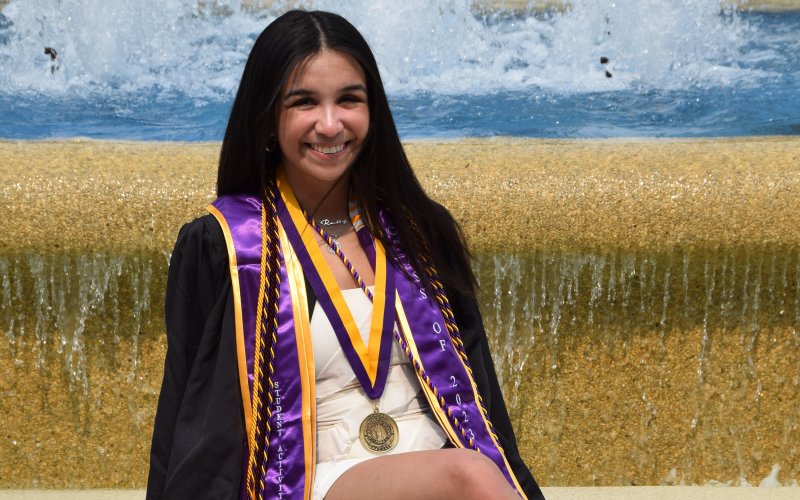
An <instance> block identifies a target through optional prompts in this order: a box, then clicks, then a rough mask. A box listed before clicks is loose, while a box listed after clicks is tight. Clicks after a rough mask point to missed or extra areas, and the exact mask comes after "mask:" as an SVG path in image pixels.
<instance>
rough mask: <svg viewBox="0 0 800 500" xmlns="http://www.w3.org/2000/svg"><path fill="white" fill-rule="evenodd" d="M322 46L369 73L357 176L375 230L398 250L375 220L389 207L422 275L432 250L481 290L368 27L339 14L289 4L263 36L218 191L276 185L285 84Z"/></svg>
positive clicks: (452, 278)
mask: <svg viewBox="0 0 800 500" xmlns="http://www.w3.org/2000/svg"><path fill="white" fill-rule="evenodd" d="M323 49H329V50H334V51H337V52H340V53H342V54H346V55H348V56H350V57H352V58H353V59H354V60H355V61H356V62H357V63H358V65H359V66H360V67H361V69H362V70H363V71H364V76H365V78H366V83H367V100H368V101H367V102H368V106H369V118H370V122H369V131H368V133H367V137H366V138H365V140H364V144H363V146H362V149H361V152H360V154H359V156H358V158H356V160H355V161H354V163H353V165H352V167H351V172H352V175H351V176H350V179H351V183H352V188H353V189H354V190H355V193H356V194H357V196H358V198H359V200H360V201H361V204H362V208H363V209H364V211H365V212H366V214H367V218H366V219H367V221H370V222H369V223H370V224H371V228H370V229H371V230H372V233H373V234H375V236H376V237H378V238H380V239H381V241H382V243H384V246H385V247H386V248H387V250H389V252H392V249H391V245H390V244H389V243H388V242H387V241H386V236H385V235H384V234H383V233H382V231H381V230H380V229H379V228H378V227H377V224H376V223H375V221H377V214H378V210H379V209H381V208H382V209H384V210H385V211H387V212H388V214H389V216H390V217H391V218H392V219H393V220H394V225H395V226H396V228H397V233H398V234H397V237H398V239H399V241H400V242H402V245H403V247H404V249H405V250H406V252H405V253H406V255H407V256H408V258H409V260H410V261H411V264H412V266H413V267H414V269H416V270H417V272H418V274H419V275H420V276H422V277H425V276H426V273H425V272H423V271H424V269H425V262H424V261H425V260H426V258H425V256H428V257H429V258H430V259H431V261H432V263H433V265H434V266H435V267H436V269H437V270H438V272H439V277H440V279H441V280H442V281H443V282H444V284H445V285H447V286H449V287H450V288H454V289H456V290H461V291H474V286H475V278H474V275H473V274H472V271H471V267H470V265H469V260H470V257H469V253H468V251H467V246H466V244H465V242H464V237H463V233H462V232H461V228H460V227H459V226H458V224H457V223H456V222H455V220H454V219H453V218H452V216H451V215H450V213H449V212H448V211H447V210H446V209H445V208H444V207H442V206H441V205H439V204H437V203H435V202H434V201H432V200H431V199H430V198H429V197H428V195H427V194H425V191H424V190H423V189H422V186H421V185H420V184H419V181H418V180H417V178H416V176H415V175H414V172H413V170H412V169H411V165H410V164H409V161H408V158H407V157H406V154H405V151H404V150H403V146H402V144H401V143H400V137H399V136H398V134H397V127H396V126H395V123H394V119H393V118H392V113H391V110H390V109H389V102H388V100H387V98H386V92H385V91H384V88H383V82H382V81H381V77H380V74H379V71H378V64H377V62H376V61H375V56H374V55H373V54H372V51H371V50H370V48H369V45H368V44H367V42H366V40H364V37H363V36H361V33H359V32H358V30H357V29H356V28H355V27H354V26H353V25H352V24H350V23H349V22H348V21H347V20H346V19H344V18H343V17H341V16H339V15H337V14H333V13H330V12H321V11H312V12H306V11H300V10H293V11H289V12H287V13H286V14H284V15H282V16H280V17H279V18H278V19H276V20H275V21H273V22H272V23H270V25H269V26H267V28H266V29H265V30H264V31H263V32H262V33H261V35H259V37H258V39H257V40H256V42H255V45H254V46H253V49H252V51H251V52H250V56H249V57H248V59H247V63H246V64H245V67H244V73H243V74H242V81H241V83H240V84H239V90H238V92H237V93H236V99H235V100H234V102H233V108H232V109H231V115H230V118H229V120H228V127H227V129H226V130H225V138H224V139H223V141H222V150H221V152H220V159H219V170H218V173H217V194H218V195H224V194H234V193H248V194H260V193H262V192H263V190H264V188H265V187H267V186H270V185H271V184H272V182H273V180H274V177H275V170H276V169H277V168H278V166H279V165H280V162H281V154H280V149H279V146H278V144H277V139H276V137H277V135H278V117H279V114H280V105H281V102H282V94H283V91H284V88H285V86H286V83H287V81H288V79H289V77H290V75H291V73H292V71H293V70H294V69H295V68H296V67H297V66H298V65H299V64H301V63H303V62H304V61H305V60H306V59H308V58H309V57H310V56H312V55H314V54H317V53H318V52H320V51H321V50H323ZM423 279H424V278H423Z"/></svg>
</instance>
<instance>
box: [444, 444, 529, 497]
mask: <svg viewBox="0 0 800 500" xmlns="http://www.w3.org/2000/svg"><path fill="white" fill-rule="evenodd" d="M449 453H450V454H451V456H450V457H448V459H447V461H446V465H445V469H446V474H447V477H448V479H449V481H450V482H451V484H452V486H453V488H454V489H455V490H456V491H458V492H459V498H463V499H472V498H475V499H487V498H515V497H516V496H517V495H516V493H515V492H514V490H513V489H512V488H511V486H509V484H508V483H507V482H506V479H505V477H503V474H502V473H501V472H500V469H498V468H497V466H496V465H495V464H494V462H492V461H491V460H490V459H489V458H488V457H486V456H485V455H482V454H480V453H478V452H476V451H473V450H462V449H459V450H451V451H450V452H449Z"/></svg>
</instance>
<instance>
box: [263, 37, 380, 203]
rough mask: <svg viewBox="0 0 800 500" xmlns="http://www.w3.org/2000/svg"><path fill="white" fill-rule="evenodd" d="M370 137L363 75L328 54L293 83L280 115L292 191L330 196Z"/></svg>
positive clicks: (298, 72)
mask: <svg viewBox="0 0 800 500" xmlns="http://www.w3.org/2000/svg"><path fill="white" fill-rule="evenodd" d="M368 131H369V105H368V103H367V83H366V80H365V78H364V72H363V71H362V70H361V67H360V66H359V65H358V63H357V62H356V61H355V60H354V59H353V58H352V57H350V56H348V55H345V54H342V53H340V52H336V51H333V50H329V49H325V50H323V51H321V52H319V53H317V54H314V55H313V56H311V57H310V58H309V59H307V60H306V61H305V62H304V63H302V64H300V65H299V66H298V67H297V68H296V69H295V70H294V72H293V73H292V75H291V77H290V78H289V83H288V84H287V86H286V89H285V90H284V93H283V102H282V103H281V108H280V113H279V115H278V142H279V143H280V147H281V153H282V164H283V168H284V170H285V171H286V175H287V177H288V178H289V181H290V182H291V184H292V186H293V187H295V189H297V188H298V187H300V186H305V187H308V188H312V189H315V188H316V189H320V190H323V191H327V189H329V188H330V187H331V186H332V184H333V183H334V182H336V180H337V179H339V178H340V177H341V176H342V175H344V174H345V173H346V172H347V171H348V169H349V168H350V165H352V164H353V161H354V160H355V158H356V156H357V155H358V153H359V151H361V147H362V145H363V144H364V139H365V137H366V136H367V132H368Z"/></svg>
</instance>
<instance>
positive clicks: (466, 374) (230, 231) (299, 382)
mask: <svg viewBox="0 0 800 500" xmlns="http://www.w3.org/2000/svg"><path fill="white" fill-rule="evenodd" d="M281 190H282V191H283V192H282V193H281V194H280V195H279V196H278V197H277V198H278V199H277V204H278V221H279V232H280V239H281V257H280V265H281V269H280V278H281V279H280V296H279V299H278V301H279V304H278V309H279V312H278V332H277V342H276V344H275V346H274V350H275V355H274V361H273V362H274V366H275V369H274V376H273V382H274V386H273V387H274V390H273V397H274V403H273V408H272V417H271V421H270V423H271V428H272V432H271V433H270V436H269V450H268V457H269V460H268V467H267V470H266V471H265V474H264V475H263V477H261V478H259V479H260V480H261V481H263V483H264V490H263V491H264V494H265V498H270V499H309V498H311V493H312V487H313V481H314V470H315V464H316V396H315V385H314V382H315V381H314V376H315V375H314V353H313V349H312V346H311V335H310V330H309V314H308V299H307V296H306V290H305V278H304V272H305V274H306V275H308V278H309V282H310V283H311V284H312V287H313V288H314V289H315V291H317V284H316V283H315V279H317V278H318V276H317V273H316V272H315V271H314V269H313V264H312V263H311V262H310V260H309V258H308V256H307V255H303V253H304V252H303V250H302V249H301V248H298V246H300V245H298V241H299V240H298V238H299V235H298V234H297V230H296V227H295V226H294V225H292V223H291V222H292V220H291V215H290V211H297V210H299V206H296V204H297V202H296V200H295V199H294V195H293V194H292V193H291V188H289V187H288V183H287V185H286V186H284V187H281ZM208 210H209V212H211V213H212V214H213V215H214V216H215V217H216V219H217V220H218V221H219V224H220V226H221V227H222V231H223V233H224V235H225V241H226V244H227V247H228V257H229V261H230V274H231V282H232V288H233V296H234V313H235V323H236V346H237V362H238V369H239V370H238V371H239V382H240V390H241V395H242V407H243V410H244V416H245V424H246V428H247V432H248V435H250V427H251V425H252V415H251V412H252V410H251V399H250V398H251V396H250V395H251V393H252V387H253V359H254V352H253V351H254V350H255V331H256V317H255V316H256V305H257V301H258V292H259V280H260V262H261V241H262V237H261V200H260V199H259V198H258V197H255V196H247V195H227V196H221V197H220V198H218V199H217V200H216V201H214V203H213V204H212V205H210V206H209V208H208ZM380 222H381V224H382V225H383V228H384V231H385V234H387V235H389V237H390V239H391V237H392V236H393V235H394V231H393V228H392V226H391V223H390V221H388V220H387V218H386V217H385V216H383V215H382V216H381V221H380ZM308 230H309V231H312V232H313V229H311V228H308ZM365 232H366V231H365ZM359 233H360V234H359V239H360V240H361V244H362V246H363V247H364V249H365V251H366V253H367V255H368V257H369V258H370V260H371V262H372V263H373V265H374V264H375V249H374V248H372V247H371V246H370V245H368V244H367V243H368V241H367V239H368V238H364V237H363V236H362V234H363V233H362V232H359ZM392 243H393V246H394V248H395V249H398V248H399V246H398V245H397V242H396V241H392ZM374 244H375V245H376V246H379V245H380V242H378V241H376V242H375V243H374ZM287 249H288V251H287ZM379 250H382V249H379ZM397 253H398V254H399V255H398V258H399V259H398V260H399V261H400V263H401V266H402V267H403V268H405V272H403V270H401V269H399V268H397V266H396V264H395V263H393V262H392V261H391V259H388V261H389V265H387V266H386V267H387V270H386V272H387V282H391V283H392V287H393V288H395V289H396V296H395V297H391V298H388V297H387V298H386V304H387V306H388V305H389V304H392V307H394V309H395V315H394V318H393V319H395V320H396V322H397V325H398V326H399V333H398V334H397V336H396V339H397V340H398V342H400V345H401V347H403V349H404V351H405V352H406V353H407V354H408V355H409V358H410V359H411V362H412V364H413V366H414V368H415V371H416V373H417V378H418V380H419V383H420V385H421V386H422V389H423V392H424V393H425V395H426V397H427V399H428V403H429V404H430V407H431V409H432V412H433V414H434V415H435V416H436V418H437V420H438V422H439V424H440V425H441V427H442V429H443V430H444V431H445V433H446V434H447V436H448V438H449V439H450V442H451V443H452V444H453V445H454V446H456V447H458V448H468V449H475V450H478V451H479V452H480V453H482V454H484V455H485V456H487V457H488V458H490V459H491V460H492V461H493V462H494V463H495V464H496V465H497V466H498V468H499V469H500V470H501V471H502V473H503V475H504V476H505V477H506V479H507V480H508V482H509V483H510V484H511V485H512V486H513V487H514V488H515V489H516V490H517V492H518V493H519V494H520V495H521V496H522V497H523V498H524V497H525V495H524V493H523V492H522V488H521V487H520V486H519V483H518V482H517V479H516V478H515V477H514V474H513V472H512V470H511V467H510V465H509V464H508V461H507V460H506V458H505V455H504V453H503V450H502V448H501V446H500V444H499V442H498V439H497V436H496V435H495V433H494V431H493V430H492V426H491V424H490V422H489V420H488V417H487V416H486V410H485V408H484V407H483V405H482V404H481V403H480V402H479V400H478V396H477V387H476V385H475V381H474V380H473V377H472V375H471V371H470V370H469V369H468V367H467V366H466V364H465V363H464V361H463V360H462V357H461V356H460V355H459V352H458V350H457V348H456V346H455V345H454V344H453V342H452V340H451V338H450V335H449V334H448V331H447V329H446V327H445V320H444V317H443V315H442V311H441V309H440V308H439V306H438V304H437V302H436V299H435V297H434V296H433V293H432V292H431V291H429V290H427V289H425V288H422V287H421V284H420V280H419V279H418V278H417V276H416V274H415V273H414V270H413V268H412V267H411V266H410V264H409V263H408V261H407V259H405V256H404V255H403V254H402V253H401V252H397ZM409 277H413V278H409ZM387 288H388V287H387ZM317 300H318V301H319V303H320V306H321V307H323V309H324V310H326V312H327V311H328V310H330V308H331V307H332V305H331V304H330V302H331V298H330V297H329V296H327V294H319V293H317ZM327 315H328V317H329V318H330V319H331V320H332V321H333V318H332V317H331V315H330V314H327ZM386 316H387V317H389V318H391V316H392V315H391V314H387V315H386ZM386 328H391V325H386ZM391 338H392V336H391V335H387V334H384V335H383V336H382V339H381V348H380V358H381V359H383V358H384V357H385V356H386V357H387V359H388V353H389V351H390V347H391V346H390V343H391V340H390V339H391ZM385 339H389V340H385ZM345 352H347V350H346V349H345ZM348 356H349V354H348ZM351 365H352V363H351ZM356 372H357V370H356ZM356 376H357V378H358V379H359V380H360V381H362V379H363V378H364V377H365V376H366V377H367V378H368V379H369V380H370V381H371V383H373V384H375V383H376V382H380V381H379V380H376V379H375V377H377V378H378V379H380V377H381V373H380V370H378V371H377V375H376V374H371V375H368V374H359V373H356ZM382 376H383V377H384V380H385V376H386V374H385V372H384V373H383V375H382ZM362 386H363V381H362ZM381 387H382V384H381ZM367 391H368V392H369V389H367ZM245 448H247V439H245ZM244 464H245V466H244V467H243V469H244V470H243V479H242V481H243V482H244V481H245V479H244V477H245V476H246V474H247V471H246V464H247V451H245V457H244ZM242 498H247V494H246V489H245V488H242Z"/></svg>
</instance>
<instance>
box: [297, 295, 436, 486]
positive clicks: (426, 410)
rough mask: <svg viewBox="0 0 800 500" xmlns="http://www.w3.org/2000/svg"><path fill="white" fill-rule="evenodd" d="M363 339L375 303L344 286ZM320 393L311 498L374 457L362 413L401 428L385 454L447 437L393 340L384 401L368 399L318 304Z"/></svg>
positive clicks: (315, 329) (315, 338)
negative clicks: (377, 414)
mask: <svg viewBox="0 0 800 500" xmlns="http://www.w3.org/2000/svg"><path fill="white" fill-rule="evenodd" d="M342 295H343V296H344V299H345V302H347V305H348V307H349V308H350V312H351V314H352V315H353V319H354V320H355V322H356V324H357V325H358V329H359V332H360V333H361V338H362V339H364V342H365V343H366V342H367V339H368V338H369V328H370V324H371V321H372V303H371V302H370V301H369V299H368V298H367V296H366V295H365V294H364V292H363V291H362V290H361V289H360V288H354V289H349V290H342ZM311 338H312V343H313V346H314V364H315V365H316V366H315V368H316V370H315V371H316V394H317V470H316V475H315V477H314V490H313V498H314V499H315V500H317V499H318V500H322V499H323V498H325V495H327V493H328V490H329V489H330V487H331V486H332V485H333V483H334V482H335V481H336V480H337V479H338V478H339V477H340V476H341V475H342V474H344V473H345V472H346V471H347V470H348V469H349V468H350V467H353V466H354V465H356V464H358V463H360V462H363V461H365V460H369V459H370V458H375V457H377V456H380V455H375V454H373V453H370V452H369V451H367V450H366V449H365V448H364V447H363V446H362V445H361V441H359V438H358V432H359V427H360V426H361V422H362V420H364V417H366V416H367V415H369V414H371V413H373V412H374V410H375V404H376V403H377V405H378V408H379V410H380V411H381V412H382V413H386V414H388V415H390V416H391V417H392V418H393V419H394V420H395V422H397V427H398V431H399V440H398V442H397V445H396V446H395V447H394V448H392V449H391V450H390V451H388V452H386V453H384V454H383V455H392V454H396V453H403V452H408V451H420V450H435V449H439V448H441V447H442V446H443V445H444V443H445V442H446V441H447V436H446V434H445V433H444V431H443V430H442V429H441V428H440V427H439V424H438V423H437V421H436V418H435V417H434V416H433V414H432V413H431V410H430V407H429V406H428V402H427V400H426V399H425V395H424V394H423V393H422V389H421V388H420V385H419V382H418V381H417V377H416V375H415V374H414V368H413V367H412V365H411V363H410V362H409V360H408V357H407V356H406V355H405V353H404V352H403V351H402V349H400V346H399V345H398V343H397V341H396V340H393V342H392V357H391V366H390V367H389V374H388V376H387V380H386V388H385V389H384V391H383V395H382V396H381V398H380V400H378V401H375V400H371V399H369V398H368V397H367V396H366V394H365V393H364V390H363V389H362V388H361V385H360V384H359V382H358V380H357V379H356V376H355V374H354V373H353V370H352V368H350V364H349V363H348V361H347V358H346V357H345V355H344V353H343V352H342V348H341V346H340V345H339V340H338V339H337V338H336V334H335V333H334V332H333V328H332V327H331V324H330V322H329V321H328V318H327V316H326V315H325V312H324V311H323V310H322V307H321V306H320V305H319V302H317V304H316V306H315V307H314V312H313V314H312V317H311Z"/></svg>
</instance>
